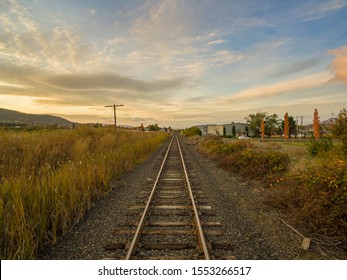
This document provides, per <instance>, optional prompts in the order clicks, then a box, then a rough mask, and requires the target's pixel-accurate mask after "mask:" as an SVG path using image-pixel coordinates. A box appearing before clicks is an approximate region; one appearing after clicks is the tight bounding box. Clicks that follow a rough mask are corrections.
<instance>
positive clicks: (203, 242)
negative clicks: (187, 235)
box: [176, 135, 210, 260]
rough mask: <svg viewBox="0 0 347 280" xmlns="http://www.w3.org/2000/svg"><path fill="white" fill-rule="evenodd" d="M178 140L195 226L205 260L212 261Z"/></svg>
mask: <svg viewBox="0 0 347 280" xmlns="http://www.w3.org/2000/svg"><path fill="white" fill-rule="evenodd" d="M176 139H177V144H178V149H179V152H180V155H181V160H182V165H183V171H184V176H185V179H186V183H187V187H188V192H189V197H190V200H191V203H192V208H193V211H194V219H195V225H196V228H197V231H198V237H199V241H200V244H201V247H202V250H203V253H204V256H205V259H206V260H210V253H209V251H208V248H207V244H206V240H205V236H204V233H203V231H202V226H201V222H200V218H199V213H198V210H197V207H196V204H195V200H194V196H193V192H192V188H191V186H190V182H189V178H188V173H187V168H186V164H185V163H184V159H183V153H182V150H181V146H180V143H179V141H178V137H177V135H176Z"/></svg>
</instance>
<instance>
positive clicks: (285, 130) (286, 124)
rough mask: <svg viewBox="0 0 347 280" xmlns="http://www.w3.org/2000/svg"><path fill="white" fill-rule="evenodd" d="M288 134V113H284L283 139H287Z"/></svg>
mask: <svg viewBox="0 0 347 280" xmlns="http://www.w3.org/2000/svg"><path fill="white" fill-rule="evenodd" d="M288 136H289V118H288V113H285V115H284V139H288Z"/></svg>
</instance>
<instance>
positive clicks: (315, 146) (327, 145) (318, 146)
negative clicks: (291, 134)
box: [306, 138, 333, 156]
mask: <svg viewBox="0 0 347 280" xmlns="http://www.w3.org/2000/svg"><path fill="white" fill-rule="evenodd" d="M306 148H307V152H308V153H309V155H311V156H318V155H322V154H324V153H326V152H328V151H330V150H331V149H332V148H333V141H332V139H331V138H325V139H320V140H319V141H317V140H311V141H310V142H308V143H307V147H306Z"/></svg>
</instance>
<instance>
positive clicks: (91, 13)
mask: <svg viewBox="0 0 347 280" xmlns="http://www.w3.org/2000/svg"><path fill="white" fill-rule="evenodd" d="M88 13H89V14H90V15H92V16H93V15H95V14H96V13H97V12H96V11H95V10H94V9H88Z"/></svg>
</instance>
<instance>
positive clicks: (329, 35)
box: [0, 0, 347, 128]
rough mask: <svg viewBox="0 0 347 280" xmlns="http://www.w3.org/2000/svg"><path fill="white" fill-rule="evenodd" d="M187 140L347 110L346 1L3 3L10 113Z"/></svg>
mask: <svg viewBox="0 0 347 280" xmlns="http://www.w3.org/2000/svg"><path fill="white" fill-rule="evenodd" d="M110 104H124V107H120V108H118V109H117V124H119V125H133V126H139V125H140V124H141V123H143V124H144V125H145V126H146V125H149V124H155V123H158V124H159V126H171V127H173V128H185V127H190V126H193V125H199V124H211V123H214V124H226V123H231V122H244V118H245V117H247V116H248V115H249V114H255V113H257V112H267V113H268V114H277V115H278V116H279V117H280V118H282V119H283V116H284V114H285V113H286V112H288V113H289V115H292V116H304V123H305V124H308V123H312V119H313V111H314V109H315V108H317V109H318V112H319V116H320V118H321V120H325V119H328V118H329V117H331V116H332V115H337V114H338V112H339V111H340V109H341V108H344V107H346V106H347V1H346V0H324V1H318V0H302V1H300V0H296V1H289V0H288V1H287V0H283V1H279V0H278V1H275V0H242V1H238V0H237V1H236V0H209V1H207V0H206V1H204V0H189V1H188V0H128V1H121V0H119V1H117V0H113V1H111V0H110V1H108V0H59V1H53V0H23V1H19V0H18V1H17V0H0V108H5V109H11V110H17V111H21V112H25V113H35V114H52V115H56V116H61V117H64V118H67V119H69V120H71V121H76V122H81V123H87V122H94V123H95V122H99V123H112V121H113V112H112V109H111V108H105V107H104V106H105V105H110Z"/></svg>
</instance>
